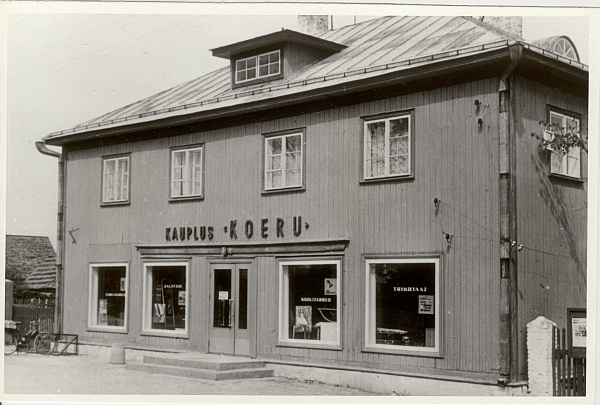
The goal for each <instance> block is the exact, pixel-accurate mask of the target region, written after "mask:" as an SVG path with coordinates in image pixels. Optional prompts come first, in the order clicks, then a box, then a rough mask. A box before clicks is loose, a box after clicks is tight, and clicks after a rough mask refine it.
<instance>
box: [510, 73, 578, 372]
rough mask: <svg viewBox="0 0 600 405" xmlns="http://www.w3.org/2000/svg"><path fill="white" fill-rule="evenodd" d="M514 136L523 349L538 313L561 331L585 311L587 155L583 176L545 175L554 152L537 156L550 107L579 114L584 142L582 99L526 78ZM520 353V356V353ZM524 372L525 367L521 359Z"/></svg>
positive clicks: (519, 87) (517, 94) (517, 88)
mask: <svg viewBox="0 0 600 405" xmlns="http://www.w3.org/2000/svg"><path fill="white" fill-rule="evenodd" d="M512 91H513V93H514V100H515V103H514V105H513V107H514V111H513V113H514V116H515V129H516V134H517V135H516V139H517V170H516V171H517V173H516V176H517V179H518V184H517V201H518V203H517V204H518V206H517V224H518V229H517V235H518V241H517V243H518V244H522V245H523V249H522V250H521V251H520V252H518V253H517V259H518V269H517V273H518V283H519V285H518V297H519V330H520V333H521V336H520V339H519V344H520V346H521V348H525V347H526V326H527V323H528V322H531V321H532V320H533V319H536V318H537V317H538V316H544V317H546V318H548V319H551V320H552V321H554V322H556V323H557V325H558V326H559V327H560V328H563V327H566V320H567V319H566V318H567V308H570V307H585V306H586V288H587V261H586V256H587V186H588V168H587V161H588V156H587V153H585V152H583V151H582V153H581V179H580V180H579V179H569V178H564V177H558V176H552V175H551V174H550V159H551V152H550V151H548V150H544V151H539V150H538V148H537V146H538V144H539V141H538V140H536V139H535V138H533V137H532V136H531V133H532V132H535V133H537V134H541V133H542V132H543V130H544V127H543V126H542V125H540V124H539V122H540V121H547V120H548V119H549V118H548V108H554V109H557V111H563V112H565V113H568V112H570V113H573V114H577V115H579V116H580V117H581V123H580V126H581V130H582V135H583V136H584V137H587V122H588V121H587V120H588V109H587V98H586V97H581V96H576V95H573V94H570V93H569V92H567V91H562V90H559V89H556V88H554V87H551V86H546V85H542V84H540V83H536V82H533V81H531V80H527V79H524V78H516V80H515V85H514V87H513V89H512ZM520 353H522V354H523V355H525V350H521V351H520ZM521 365H522V369H521V373H523V374H524V373H526V362H525V360H524V359H523V361H521Z"/></svg>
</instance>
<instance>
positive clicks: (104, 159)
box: [100, 153, 131, 206]
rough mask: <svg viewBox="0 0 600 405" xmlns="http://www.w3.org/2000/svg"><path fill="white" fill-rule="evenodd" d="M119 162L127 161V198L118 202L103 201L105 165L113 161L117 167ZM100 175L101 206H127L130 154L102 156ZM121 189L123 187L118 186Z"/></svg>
mask: <svg viewBox="0 0 600 405" xmlns="http://www.w3.org/2000/svg"><path fill="white" fill-rule="evenodd" d="M121 160H125V161H127V185H126V194H127V196H126V197H125V198H123V199H120V200H105V196H106V195H105V187H104V182H105V180H106V178H105V173H106V165H107V163H108V162H111V161H114V162H115V163H116V164H117V165H118V162H119V161H121ZM101 172H102V174H101V176H102V178H101V180H100V201H101V205H103V206H108V205H124V204H129V199H130V194H131V159H130V154H129V153H127V154H119V155H111V156H103V157H102V170H101ZM122 175H123V173H121V174H120V176H122ZM120 187H121V189H123V185H121V186H120Z"/></svg>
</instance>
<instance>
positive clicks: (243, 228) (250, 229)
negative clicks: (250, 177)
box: [165, 216, 308, 242]
mask: <svg viewBox="0 0 600 405" xmlns="http://www.w3.org/2000/svg"><path fill="white" fill-rule="evenodd" d="M256 226H258V229H257V231H258V232H259V233H260V236H261V238H263V239H267V238H268V237H269V235H273V234H274V235H275V236H276V237H277V238H285V236H286V234H287V235H288V236H289V235H290V234H292V235H294V236H295V237H298V236H300V234H301V233H302V227H303V226H304V228H305V229H308V223H306V222H305V223H304V224H303V223H302V217H301V216H296V217H292V225H291V226H290V225H289V224H286V221H285V220H284V219H283V218H276V219H275V221H272V222H269V218H262V219H261V220H260V225H258V224H257V225H256ZM290 228H291V229H290ZM223 231H224V233H225V234H226V235H228V236H229V239H231V240H237V239H238V234H239V236H240V238H243V237H245V238H246V239H252V238H254V237H255V225H254V221H252V220H251V219H248V220H246V221H245V222H244V223H243V225H242V222H241V221H240V222H239V223H238V221H237V219H232V220H230V221H229V224H227V225H225V226H224V227H223ZM290 231H291V232H290ZM214 237H215V228H214V226H212V225H211V226H208V225H201V226H179V227H170V228H165V239H166V241H167V242H177V241H204V240H209V241H211V240H213V238H214Z"/></svg>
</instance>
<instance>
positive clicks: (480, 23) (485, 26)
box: [461, 16, 524, 41]
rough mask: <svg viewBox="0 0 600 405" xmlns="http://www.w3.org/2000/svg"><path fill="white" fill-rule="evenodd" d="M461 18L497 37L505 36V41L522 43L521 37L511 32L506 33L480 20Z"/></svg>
mask: <svg viewBox="0 0 600 405" xmlns="http://www.w3.org/2000/svg"><path fill="white" fill-rule="evenodd" d="M461 17H462V18H464V19H466V20H470V21H472V22H474V23H475V24H477V25H479V26H480V27H483V28H485V29H487V30H488V31H492V32H495V33H496V34H499V35H503V36H507V37H508V38H506V39H513V40H515V41H524V39H523V37H521V36H518V35H515V34H513V33H512V32H510V31H506V30H504V29H502V28H500V27H496V26H495V25H492V24H490V23H488V22H486V21H483V20H480V19H478V18H474V17H470V16H461Z"/></svg>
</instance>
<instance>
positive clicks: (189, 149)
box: [169, 144, 205, 201]
mask: <svg viewBox="0 0 600 405" xmlns="http://www.w3.org/2000/svg"><path fill="white" fill-rule="evenodd" d="M196 150H200V160H201V161H200V165H196V166H200V170H201V171H200V176H201V178H200V192H199V194H192V193H190V194H186V195H181V196H175V195H173V193H174V187H173V182H174V167H173V165H174V163H175V157H174V156H175V154H176V153H181V152H185V153H186V155H185V156H186V165H184V166H183V168H184V173H185V174H187V175H189V174H190V173H188V172H190V171H191V173H192V175H193V167H194V165H190V164H189V156H190V154H191V153H190V152H192V151H196ZM204 152H205V151H204V144H197V145H190V146H178V147H175V148H171V149H170V154H169V201H182V200H202V199H204V184H205V181H204V178H205V169H204V168H205V156H204ZM182 181H183V183H184V185H185V182H186V180H185V178H184V179H182ZM193 181H195V180H190V179H187V182H188V184H189V187H193ZM190 191H191V190H190Z"/></svg>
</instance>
